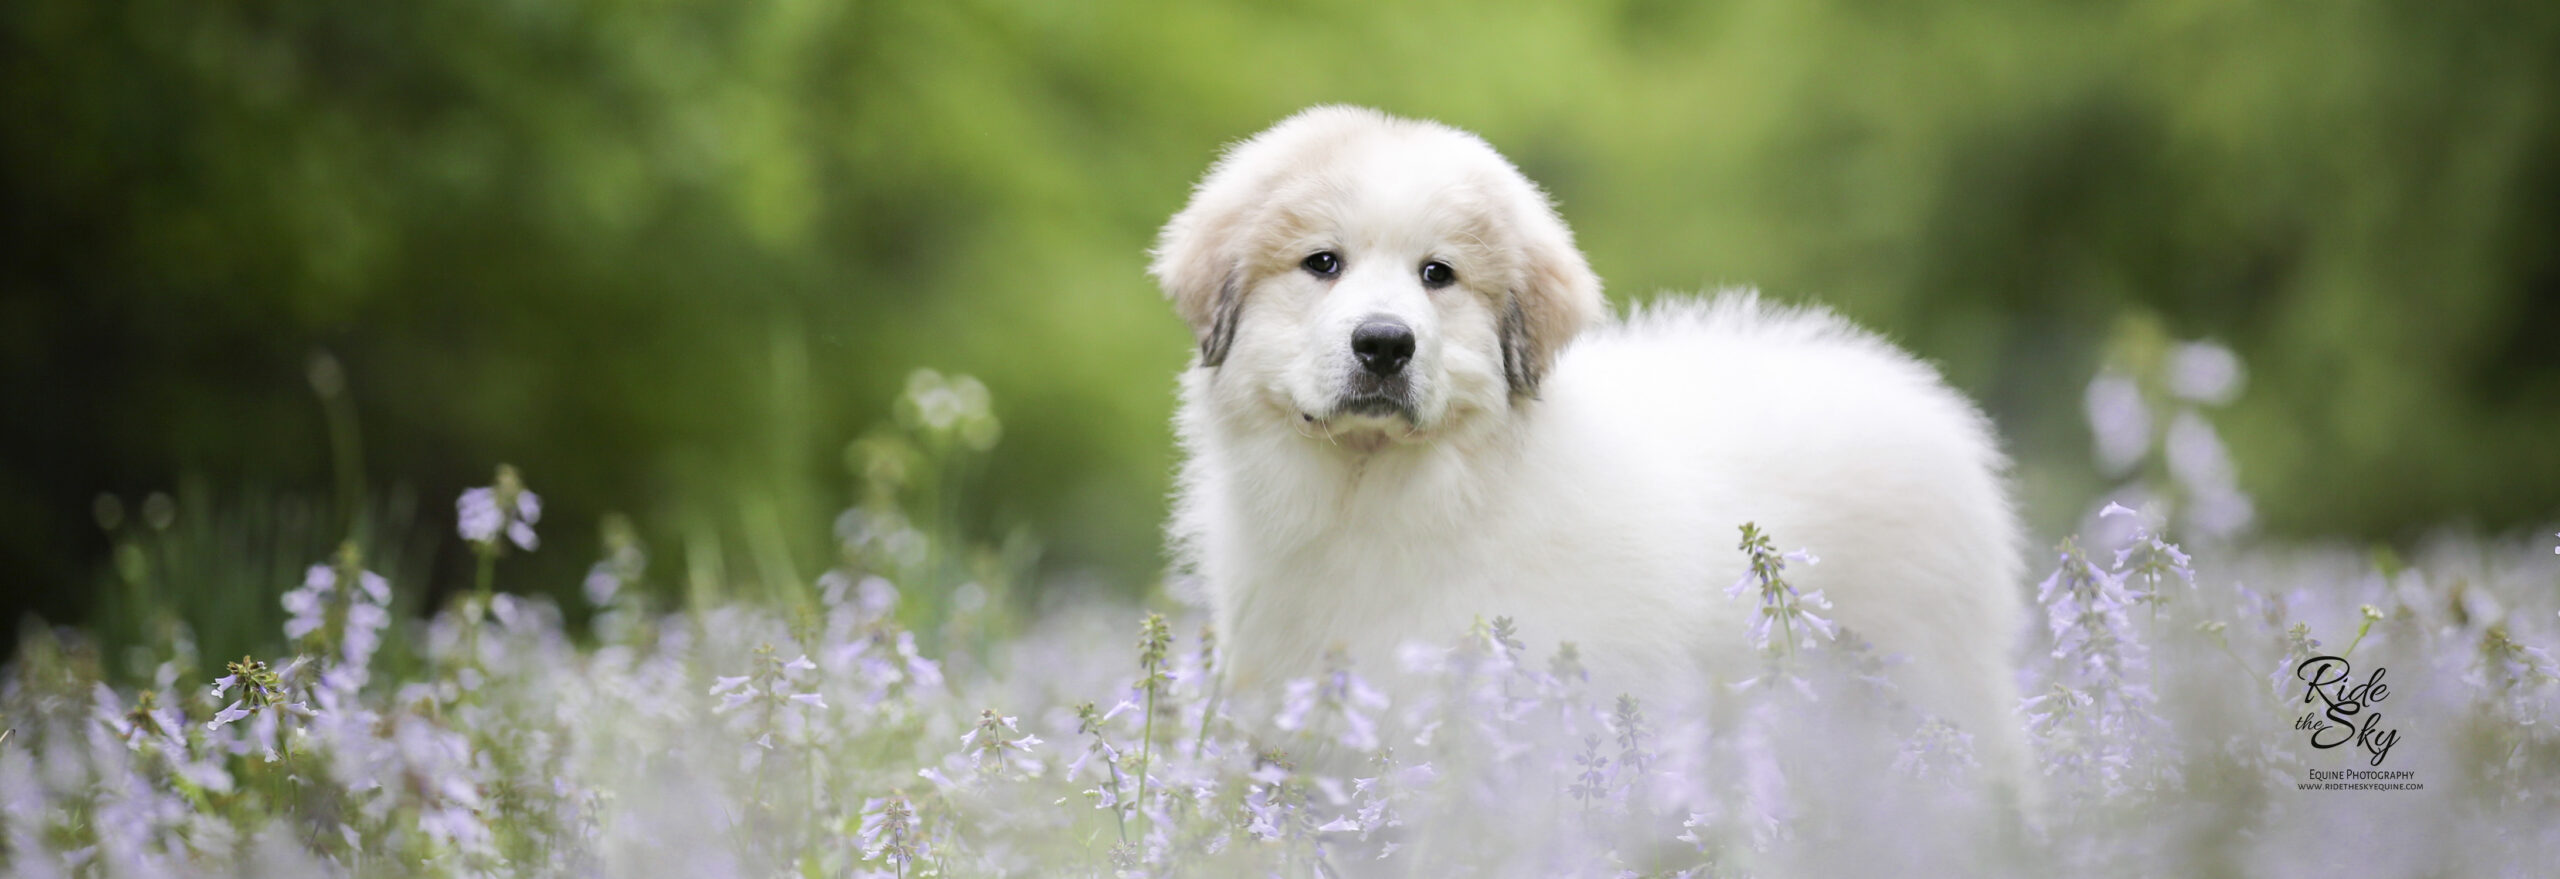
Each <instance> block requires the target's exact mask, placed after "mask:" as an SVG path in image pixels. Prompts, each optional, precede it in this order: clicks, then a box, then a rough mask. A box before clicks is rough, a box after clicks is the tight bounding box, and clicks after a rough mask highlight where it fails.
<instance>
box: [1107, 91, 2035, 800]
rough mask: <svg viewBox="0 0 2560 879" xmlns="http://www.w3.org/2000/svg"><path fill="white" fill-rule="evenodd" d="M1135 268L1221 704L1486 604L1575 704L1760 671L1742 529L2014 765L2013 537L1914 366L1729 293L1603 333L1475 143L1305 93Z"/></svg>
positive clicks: (1985, 437)
mask: <svg viewBox="0 0 2560 879" xmlns="http://www.w3.org/2000/svg"><path fill="white" fill-rule="evenodd" d="M1150 271H1151V273H1152V274H1153V275H1154V276H1155V278H1156V279H1157V280H1158V281H1159V282H1160V283H1161V284H1162V285H1163V288H1164V292H1165V294H1166V295H1167V296H1168V297H1169V298H1171V300H1172V301H1173V305H1174V308H1175V309H1176V310H1177V311H1179V312H1180V314H1181V316H1182V318H1183V319H1184V320H1185V321H1187V322H1189V323H1190V325H1191V328H1192V330H1193V332H1194V333H1195V334H1196V335H1197V337H1198V341H1199V356H1198V359H1197V360H1196V361H1194V363H1193V365H1192V367H1191V368H1190V369H1189V371H1188V372H1186V373H1185V374H1184V375H1183V377H1182V390H1181V397H1182V400H1181V411H1180V414H1179V415H1178V416H1177V430H1178V432H1179V434H1180V439H1181V443H1182V447H1183V449H1184V451H1185V453H1186V456H1187V459H1186V461H1185V462H1184V464H1183V466H1182V471H1181V476H1180V488H1179V497H1178V499H1177V501H1176V504H1175V512H1174V521H1173V524H1172V526H1171V531H1172V536H1173V539H1174V543H1175V546H1176V551H1177V554H1178V555H1179V556H1180V558H1181V560H1182V562H1183V564H1185V565H1186V566H1187V567H1188V568H1189V569H1190V570H1191V571H1193V572H1194V573H1195V574H1196V575H1197V577H1198V578H1199V579H1200V580H1201V582H1202V586H1203V588H1204V590H1205V592H1206V597H1207V599H1208V602H1209V604H1210V606H1211V608H1212V611H1213V615H1214V621H1215V624H1216V625H1217V629H1218V632H1219V633H1220V637H1221V638H1222V639H1223V643H1224V644H1225V647H1226V650H1227V658H1226V667H1227V670H1228V674H1229V676H1230V677H1229V683H1230V685H1231V686H1232V687H1236V688H1245V689H1250V688H1254V687H1270V686H1273V685H1276V684H1278V683H1279V682H1281V681H1284V680H1287V679H1289V678H1294V677H1302V676H1312V675H1315V674H1318V673H1320V672H1321V671H1323V670H1324V663H1325V662H1326V655H1327V653H1328V652H1329V651H1337V650H1338V651H1341V652H1342V653H1343V654H1345V655H1347V656H1348V657H1349V658H1350V659H1351V661H1352V662H1353V663H1355V667H1358V668H1364V669H1392V668H1393V667H1394V663H1395V651H1396V649H1397V648H1398V647H1399V646H1400V645H1401V644H1404V643H1406V642H1411V641H1425V642H1432V643H1446V641H1447V640H1448V639H1449V638H1452V637H1454V636H1455V635H1457V634H1458V633H1461V632H1463V631H1465V629H1466V627H1467V626H1468V625H1469V624H1470V623H1471V622H1473V621H1475V620H1479V619H1490V618H1493V617H1495V616H1510V617H1513V618H1514V619H1516V620H1517V621H1518V624H1519V628H1520V630H1521V632H1522V633H1523V634H1524V636H1526V637H1527V638H1528V639H1529V640H1530V642H1531V643H1532V645H1533V646H1536V647H1542V648H1546V649H1552V648H1553V647H1554V646H1555V645H1556V644H1557V643H1558V642H1571V643H1573V644H1575V645H1576V646H1577V648H1578V649H1579V651H1580V653H1581V656H1582V658H1583V660H1584V663H1585V665H1586V666H1587V667H1588V668H1589V669H1590V670H1591V671H1592V673H1593V676H1594V679H1595V681H1597V682H1598V686H1600V687H1604V688H1610V690H1611V691H1612V692H1615V691H1618V690H1624V691H1631V692H1636V693H1640V694H1649V695H1652V696H1655V697H1657V698H1669V699H1671V700H1673V701H1675V702H1677V701H1679V700H1680V699H1681V698H1682V696H1683V695H1684V694H1703V693H1706V692H1708V691H1710V690H1711V689H1712V688H1715V687H1717V686H1718V685H1720V684H1729V683H1732V682H1736V681H1739V680H1742V679H1744V678H1748V677H1751V676H1754V675H1757V674H1759V673H1760V672H1761V670H1762V668H1763V666H1762V664H1761V660H1760V659H1759V657H1758V655H1757V654H1756V652H1755V651H1754V649H1753V648H1752V647H1751V646H1750V644H1749V643H1748V638H1747V635H1746V633H1747V631H1748V629H1749V627H1750V619H1751V615H1752V614H1753V613H1754V612H1755V611H1756V607H1757V605H1756V599H1755V598H1754V597H1751V596H1745V597H1743V598H1738V599H1737V598H1731V597H1728V596H1727V594H1726V587H1727V586H1729V585H1730V584H1733V583H1734V582H1735V581H1736V580H1738V579H1739V578H1741V577H1742V576H1743V574H1744V573H1745V572H1746V565H1747V558H1746V556H1745V555H1744V554H1743V553H1742V552H1740V551H1739V550H1737V549H1736V543H1737V540H1738V538H1739V530H1738V528H1739V526H1740V525H1741V524H1742V523H1745V522H1752V523H1757V524H1758V525H1759V526H1760V528H1761V529H1763V530H1764V531H1766V532H1768V533H1769V534H1771V535H1773V536H1774V538H1775V539H1776V540H1777V542H1778V543H1779V544H1780V548H1781V549H1794V548H1797V547H1804V548H1808V549H1810V550H1811V551H1812V552H1813V553H1814V554H1815V555H1817V556H1818V557H1819V558H1820V563H1819V564H1816V565H1811V566H1806V565H1797V566H1794V567H1792V568H1790V569H1789V571H1788V575H1789V578H1790V580H1791V582H1793V583H1794V584H1795V585H1796V586H1797V587H1798V588H1799V589H1801V590H1804V591H1811V590H1815V589H1820V590H1823V592H1824V593H1826V594H1827V595H1828V596H1829V597H1830V599H1831V601H1832V602H1833V605H1834V608H1833V611H1832V613H1833V614H1835V619H1836V620H1837V621H1839V622H1840V623H1841V624H1843V625H1845V626H1847V627H1849V628H1851V629H1853V630H1855V631H1857V632H1859V633H1862V634H1863V635H1864V636H1865V637H1866V638H1867V639H1868V640H1869V641H1870V642H1871V643H1872V644H1873V645H1874V648H1875V649H1876V650H1877V651H1878V652H1880V653H1884V654H1899V655H1900V656H1903V657H1907V658H1908V662H1905V663H1902V664H1901V665H1899V666H1897V667H1896V668H1895V669H1894V671H1893V674H1894V675H1895V676H1896V677H1897V678H1898V683H1899V685H1900V687H1901V689H1902V691H1903V692H1904V693H1905V695H1906V696H1907V697H1908V698H1909V699H1910V700H1911V701H1912V703H1913V704H1914V705H1915V706H1917V707H1919V708H1921V709H1922V710H1926V711H1929V712H1931V713H1933V714H1935V715H1937V716H1939V717H1941V718H1944V719H1946V720H1948V721H1950V722H1952V723H1954V724H1956V725H1957V726H1959V727H1960V728H1962V729H1963V730H1965V731H1966V732H1968V733H1970V734H1971V735H1972V736H1973V737H1974V743H1975V749H1976V755H1977V757H1978V759H1980V760H1981V761H1982V763H1983V765H1984V766H1986V767H1989V768H1993V769H1994V771H1995V772H1998V773H1999V774H2002V775H2006V776H2009V777H2010V778H2013V779H2014V778H2017V773H2019V772H2020V771H2021V770H2022V768H2023V766H2024V758H2025V748H2024V744H2023V731H2022V729H2021V727H2020V721H2019V720H2018V719H2017V716H2016V714H2015V709H2016V707H2017V705H2018V692H2017V687H2016V684H2015V682H2014V681H2013V679H2012V677H2011V672H2010V668H2011V664H2010V652H2011V647H2012V644H2013V633H2015V632H2017V630H2018V627H2019V622H2020V619H2021V616H2020V615H2021V613H2022V607H2021V604H2022V601H2023V595H2022V589H2021V581H2020V576H2021V573H2022V570H2021V558H2020V551H2021V547H2020V532H2019V526H2018V523H2017V521H2016V519H2015V516H2014V515H2013V514H2012V512H2011V510H2010V504H2009V500H2008V498H2007V495H2006V492H2005V488H2004V485H2003V477H2002V473H2003V470H2004V468H2005V467H2006V463H2005V459H2004V458H2003V457H2002V455H2001V453H2000V451H1999V446H1998V442H1997V440H1996V437H1995V436H1994V433H1993V430H1992V427H1991V425H1990V423H1989V422H1988V421H1987V420H1986V419H1985V418H1984V417H1983V415H1982V414H1981V413H1980V412H1979V411H1977V410H1976V409H1975V408H1974V407H1973V405H1972V404H1971V403H1970V402H1968V401H1967V400H1966V399H1965V398H1964V397H1963V396H1962V395H1960V394H1958V393H1957V392H1956V391H1954V390H1951V389H1949V388H1948V387H1947V385H1946V383H1945V382H1943V381H1941V380H1940V378H1939V376H1938V374H1937V373H1936V371H1935V370H1933V369H1931V368H1930V367H1929V366H1927V365H1926V364H1923V363H1921V362H1920V361H1918V360H1916V359H1913V358H1912V357H1911V356H1910V355H1908V354H1905V353H1903V352H1902V351H1900V350H1898V349H1896V348H1895V347H1894V346H1893V345H1892V344H1890V343H1888V342H1886V341H1884V340H1883V339H1881V338H1878V337H1877V336H1875V335H1873V334H1870V333H1867V332H1864V331H1861V330H1859V329H1858V328H1856V327H1853V326H1851V325H1850V324H1848V323H1847V322H1845V321H1843V320H1841V319H1840V318H1838V317H1835V316H1833V315H1831V314H1829V313H1827V312H1822V311H1815V310H1806V309H1795V308H1784V307H1778V306H1773V305H1770V304H1766V303H1762V302H1759V301H1758V300H1757V298H1756V297H1755V296H1753V295H1752V294H1750V293H1748V292H1741V293H1726V294H1724V295H1722V296H1720V297H1718V298H1714V299H1709V300H1697V301H1688V300H1683V301H1676V302H1670V303H1665V304H1660V305H1656V306H1654V307H1652V308H1648V309H1641V310H1638V311H1636V312H1634V313H1632V314H1630V315H1628V316H1626V317H1625V318H1624V319H1618V320H1613V319H1611V318H1610V317H1609V316H1608V314H1607V313H1606V309H1605V307H1604V304H1603V302H1602V299H1601V292H1600V280H1599V278H1597V277H1596V276H1594V275H1593V274H1592V271H1591V269H1590V267H1589V266H1588V265H1587V264H1586V263H1585V262H1584V260H1583V257H1582V254H1581V252H1580V251H1578V250H1576V249H1575V247H1574V241H1573V234H1572V232H1571V231H1569V230H1568V229H1567V228H1566V227H1565V224H1564V222H1563V221H1562V220H1561V219H1559V218H1558V216H1557V215H1556V212H1555V210H1554V209H1553V208H1552V207H1551V206H1550V204H1549V202H1548V199H1547V197H1546V195H1545V194H1544V193H1542V192H1541V191H1540V190H1539V189H1538V188H1537V186H1536V185H1535V184H1532V183H1531V182H1529V180H1528V179H1527V178H1525V177H1523V176H1522V175H1521V173H1520V172H1519V171H1518V170H1517V169H1515V168H1513V167H1512V165H1511V164H1510V162H1508V161H1506V160H1505V159H1504V158H1503V157H1502V156H1501V155H1500V154H1498V153H1496V152H1495V151H1494V150H1493V148H1492V147H1490V146H1488V145H1486V143H1485V142H1484V141H1483V140H1481V139H1479V138H1477V137H1475V136H1474V135H1471V134H1468V133H1465V132H1462V131H1458V130H1456V129H1452V128H1449V127H1446V126H1443V125H1439V124H1435V123H1431V122H1423V121H1414V120H1407V119H1399V118H1394V117H1390V116H1387V115H1384V114H1381V113H1377V112H1374V111H1370V110H1365V109H1358V108H1351V107H1318V108H1315V109H1311V110H1307V111H1305V112H1303V113H1300V114H1298V115H1296V116H1293V117H1291V118H1289V119H1287V120H1286V121H1283V122H1281V123H1280V124H1279V125H1277V126H1274V127H1273V128H1271V129H1270V130H1269V131H1265V132H1263V133H1262V134H1260V135H1257V136H1255V137H1253V138H1251V139H1249V140H1246V141H1244V142H1242V143H1239V144H1236V145H1235V146H1234V147H1232V148H1231V149H1229V150H1228V151H1227V152H1226V154H1225V155H1224V156H1223V157H1221V158H1219V159H1218V160H1217V162H1216V164H1215V165H1214V166H1213V167H1211V168H1210V169H1209V172H1208V175H1207V176H1206V177H1205V178H1204V179H1202V180H1201V181H1200V184H1199V187H1198V189H1197V190H1196V191H1195V192H1194V193H1193V195H1192V197H1191V201H1190V203H1189V204H1188V205H1187V206H1185V207H1184V208H1183V209H1182V211H1181V212H1180V213H1178V214H1176V215H1174V217H1173V219H1172V220H1171V221H1170V222H1169V223H1167V224H1166V225H1165V227H1164V230H1163V233H1162V235H1161V238H1160V239H1159V241H1158V244H1157V247H1156V250H1155V252H1154V262H1153V265H1152V266H1151V268H1150Z"/></svg>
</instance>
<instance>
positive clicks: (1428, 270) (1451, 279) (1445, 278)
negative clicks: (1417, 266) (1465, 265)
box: [1422, 260, 1458, 290]
mask: <svg viewBox="0 0 2560 879" xmlns="http://www.w3.org/2000/svg"><path fill="white" fill-rule="evenodd" d="M1457 281H1458V270H1457V269H1453V268H1450V267H1449V264H1448V263H1445V262H1440V261H1438V260H1433V261H1431V262H1427V263H1423V264H1422V286H1425V287H1430V288H1432V289H1435V290H1436V289H1439V288H1441V287H1446V286H1449V285H1450V284H1454V283H1457Z"/></svg>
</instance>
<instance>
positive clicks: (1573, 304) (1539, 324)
mask: <svg viewBox="0 0 2560 879" xmlns="http://www.w3.org/2000/svg"><path fill="white" fill-rule="evenodd" d="M1541 207H1542V208H1543V207H1544V206H1543V205H1542V206H1541ZM1528 222H1529V225H1530V226H1531V227H1532V228H1533V229H1536V232H1534V233H1533V234H1532V235H1531V236H1530V239H1529V240H1528V241H1527V242H1524V243H1523V245H1522V247H1521V254H1522V256H1523V257H1524V258H1525V259H1526V261H1527V262H1526V265H1525V266H1524V267H1523V271H1522V272H1521V273H1520V282H1519V284H1518V286H1516V287H1513V288H1512V290H1511V295H1510V297H1509V298H1510V300H1511V301H1510V302H1509V303H1508V304H1506V305H1505V306H1504V308H1503V310H1502V316H1501V328H1502V375H1503V377H1504V378H1506V379H1508V380H1510V383H1511V395H1512V397H1513V398H1515V399H1517V398H1523V397H1525V398H1531V399H1535V398H1536V397H1537V396H1538V381H1539V380H1540V379H1543V378H1545V377H1546V374H1547V368H1548V367H1550V366H1554V365H1555V358H1556V354H1557V353H1558V352H1560V351H1563V350H1564V346H1565V343H1567V342H1571V341H1573V337H1574V336H1575V335H1576V334H1579V333H1581V332H1582V327H1583V326H1584V325H1585V324H1588V323H1590V322H1592V321H1594V320H1597V319H1599V317H1600V314H1601V310H1602V304H1601V299H1600V277H1599V276H1598V275H1594V274H1592V273H1591V265H1590V264H1589V263H1587V262H1584V261H1583V258H1582V251H1580V250H1576V249H1574V246H1573V233H1572V232H1570V231H1568V230H1566V229H1565V227H1564V223H1563V221H1561V220H1558V219H1556V218H1555V215H1554V214H1553V212H1552V209H1546V215H1545V216H1542V217H1536V218H1533V219H1530V220H1529V221H1528ZM1537 227H1545V228H1542V229H1540V228H1537Z"/></svg>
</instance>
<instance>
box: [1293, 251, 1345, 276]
mask: <svg viewBox="0 0 2560 879" xmlns="http://www.w3.org/2000/svg"><path fill="white" fill-rule="evenodd" d="M1298 267H1299V268H1303V269H1306V270H1307V274H1310V275H1314V276H1316V277H1319V278H1325V279H1328V280H1329V279H1331V278H1332V277H1333V276H1335V275H1339V274H1342V258H1341V257H1337V256H1334V255H1333V251H1330V250H1319V251H1316V252H1315V253H1314V254H1312V255H1309V256H1308V257H1307V258H1306V259H1305V260H1303V261H1300V262H1299V263H1298Z"/></svg>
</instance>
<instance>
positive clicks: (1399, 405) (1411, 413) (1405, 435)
mask: <svg viewBox="0 0 2560 879" xmlns="http://www.w3.org/2000/svg"><path fill="white" fill-rule="evenodd" d="M1298 420H1299V428H1300V430H1299V432H1300V433H1302V434H1306V435H1308V436H1309V437H1311V438H1313V439H1317V440H1321V441H1324V442H1326V443H1329V444H1331V445H1333V446H1335V447H1338V448H1341V449H1343V450H1344V451H1349V452H1356V453H1360V454H1367V453H1369V452H1375V451H1378V450H1380V449H1384V448H1386V447H1388V446H1392V445H1406V444H1413V443H1422V442H1428V441H1429V440H1430V439H1431V432H1430V431H1429V430H1428V429H1426V428H1425V426H1424V425H1423V423H1422V419H1421V416H1420V414H1419V413H1417V412H1416V411H1415V410H1414V407H1413V406H1412V404H1409V403H1404V402H1401V401H1397V400H1392V399H1386V398H1379V397H1364V398H1357V399H1352V400H1345V401H1341V402H1339V403H1337V404H1336V405H1334V406H1333V407H1331V408H1329V409H1327V410H1325V411H1322V412H1300V413H1298Z"/></svg>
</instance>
